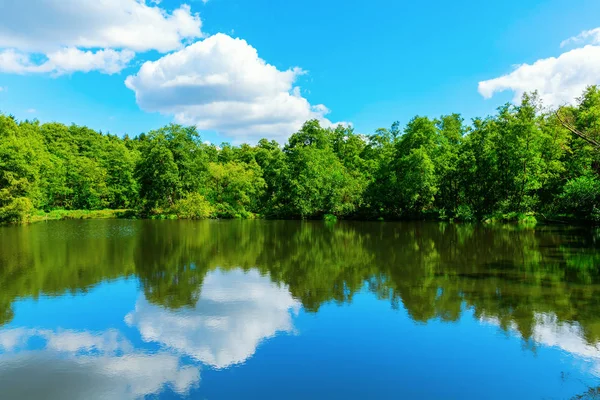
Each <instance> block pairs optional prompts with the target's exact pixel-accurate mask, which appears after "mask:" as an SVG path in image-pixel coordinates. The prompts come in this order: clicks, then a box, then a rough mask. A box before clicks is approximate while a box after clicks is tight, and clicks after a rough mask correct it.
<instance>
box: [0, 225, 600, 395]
mask: <svg viewBox="0 0 600 400" xmlns="http://www.w3.org/2000/svg"><path fill="white" fill-rule="evenodd" d="M599 244H600V231H594V230H591V229H575V228H565V227H545V228H539V229H536V230H517V229H515V228H505V229H491V228H486V227H482V226H468V225H447V224H437V223H338V224H337V225H334V226H327V225H325V224H323V223H322V222H314V223H307V222H305V223H302V222H270V221H229V222H216V221H203V222H188V221H120V220H116V221H63V222H49V223H40V224H34V225H31V226H25V227H4V228H0V398H2V399H3V400H4V399H60V400H64V399H86V400H87V399H129V398H143V397H147V398H160V399H163V398H164V399H172V398H194V399H238V398H243V399H392V398H393V399H411V398H415V399H571V398H574V396H577V395H583V394H585V393H586V391H587V390H588V389H589V388H593V387H597V386H598V385H600V378H599V377H600V273H599V269H600V252H598V250H597V247H598V245H599ZM581 398H587V397H581Z"/></svg>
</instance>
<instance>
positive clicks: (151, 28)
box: [0, 0, 202, 54]
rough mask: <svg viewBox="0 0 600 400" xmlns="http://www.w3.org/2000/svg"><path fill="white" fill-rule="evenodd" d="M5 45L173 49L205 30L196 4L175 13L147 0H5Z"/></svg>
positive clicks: (0, 31)
mask: <svg viewBox="0 0 600 400" xmlns="http://www.w3.org/2000/svg"><path fill="white" fill-rule="evenodd" d="M0 9H1V10H2V13H0V47H4V48H14V49H19V50H21V51H27V52H33V53H45V54H46V53H48V52H52V51H56V50H58V49H60V48H63V47H78V48H85V49H92V48H115V49H129V50H133V51H138V52H141V51H147V50H158V51H160V52H168V51H171V50H174V49H178V48H180V47H181V42H182V40H185V39H194V38H198V37H200V36H201V35H202V33H201V26H202V22H201V20H200V17H199V16H198V15H197V14H193V13H192V11H191V9H190V7H189V6H187V5H182V6H181V7H179V8H178V9H176V10H174V11H173V12H172V13H168V12H167V11H165V10H164V9H161V8H159V7H158V6H156V5H149V4H146V2H144V1H143V0H27V1H14V0H0Z"/></svg>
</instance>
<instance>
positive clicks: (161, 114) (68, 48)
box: [0, 0, 600, 143]
mask: <svg viewBox="0 0 600 400" xmlns="http://www.w3.org/2000/svg"><path fill="white" fill-rule="evenodd" d="M591 84H600V2H598V1H597V0H544V1H542V0H539V1H538V0H503V1H497V2H481V1H476V0H461V1H453V2H448V1H442V0H430V1H428V2H414V1H411V2H408V1H391V0H387V1H384V0H370V1H368V2H366V1H356V0H327V1H323V0H321V1H316V0H303V1H299V2H290V1H274V0H184V1H180V0H162V1H157V0H19V1H16V0H0V112H3V113H7V114H13V115H15V116H16V117H17V118H18V119H21V120H24V119H39V120H40V121H41V122H50V121H58V122H63V123H66V124H71V123H75V124H79V125H87V126H89V127H91V128H93V129H98V130H102V131H103V132H110V133H113V134H118V135H124V134H129V135H131V136H134V135H137V134H139V133H141V132H147V131H149V130H152V129H157V128H159V127H161V126H163V125H165V124H168V123H171V122H175V123H181V124H185V125H195V126H197V127H198V129H199V131H200V132H201V135H202V138H203V140H208V141H211V142H213V143H221V142H224V141H227V142H232V143H241V142H250V143H253V142H256V141H258V139H260V138H262V137H266V138H268V139H275V140H278V141H280V142H284V141H285V140H286V138H287V137H289V135H291V134H292V133H293V132H294V131H295V130H297V129H298V128H299V127H300V126H301V125H302V123H303V122H304V121H306V120H308V119H313V118H316V119H318V120H320V121H321V124H322V125H323V126H336V125H337V124H338V123H342V124H350V125H352V126H353V127H354V129H355V130H356V131H357V132H360V133H365V134H369V133H372V132H373V131H374V130H375V129H377V128H380V127H388V126H390V125H391V124H392V123H393V122H394V121H400V123H401V124H406V122H408V121H409V120H410V118H412V117H414V116H415V115H426V116H430V117H438V116H440V115H444V114H450V113H454V112H457V113H461V114H462V115H463V116H464V118H465V119H466V120H467V121H469V120H470V119H471V118H474V117H478V116H486V115H489V114H491V113H493V112H494V111H495V109H496V108H497V107H498V106H500V105H502V104H504V103H506V102H508V101H515V100H518V99H519V97H520V96H521V95H522V94H523V92H527V91H533V90H537V91H538V92H539V94H540V97H541V99H542V101H543V103H544V105H546V106H550V107H551V106H558V105H562V104H569V103H573V102H575V101H576V98H577V97H578V96H579V95H580V94H581V92H582V91H583V89H584V88H585V87H586V86H587V85H591Z"/></svg>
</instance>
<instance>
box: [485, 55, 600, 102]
mask: <svg viewBox="0 0 600 400" xmlns="http://www.w3.org/2000/svg"><path fill="white" fill-rule="evenodd" d="M595 84H600V46H592V45H587V46H585V47H582V48H577V49H573V50H570V51H568V52H565V53H563V54H561V55H560V56H558V57H550V58H545V59H541V60H538V61H536V62H534V63H533V64H522V65H519V66H518V67H517V68H516V69H515V70H514V71H513V72H511V73H509V74H506V75H503V76H501V77H498V78H495V79H490V80H487V81H483V82H479V93H480V94H481V95H482V96H483V97H485V98H490V97H492V96H493V95H494V94H496V93H499V92H503V91H506V90H509V91H512V92H514V95H515V96H514V101H518V100H519V99H520V97H521V96H522V95H523V93H525V92H532V91H535V90H537V91H538V93H539V95H540V98H541V100H542V101H543V103H544V105H546V106H560V105H563V104H565V103H573V102H574V101H575V100H576V98H578V97H579V96H581V94H582V93H583V91H584V89H585V88H586V86H589V85H595Z"/></svg>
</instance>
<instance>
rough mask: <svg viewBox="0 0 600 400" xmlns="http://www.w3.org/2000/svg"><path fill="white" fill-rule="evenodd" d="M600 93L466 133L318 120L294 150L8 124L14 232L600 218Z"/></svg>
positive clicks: (7, 190)
mask: <svg viewBox="0 0 600 400" xmlns="http://www.w3.org/2000/svg"><path fill="white" fill-rule="evenodd" d="M599 142H600V89H599V88H598V87H596V86H591V87H589V88H587V89H586V90H585V92H584V93H583V95H582V96H581V98H580V99H579V100H578V102H577V104H575V105H574V106H568V107H562V108H561V109H560V111H559V112H557V111H556V110H547V109H543V108H542V106H541V104H540V101H539V100H538V98H537V95H536V94H535V93H533V94H526V95H524V96H523V98H522V101H521V103H520V104H516V105H515V104H506V105H503V106H501V107H499V108H498V110H497V112H496V113H495V114H494V115H491V116H488V117H486V118H475V119H473V120H472V121H471V123H470V124H466V123H465V121H464V120H463V118H462V117H461V116H460V115H459V114H450V115H444V116H441V117H440V118H437V119H431V118H428V117H422V116H417V117H414V118H413V119H412V120H410V121H409V122H408V124H407V125H406V126H405V127H404V129H401V127H400V124H399V123H397V122H396V123H394V124H392V126H391V127H390V128H389V129H383V128H382V129H378V130H377V131H376V132H374V133H373V134H370V135H363V134H359V133H357V132H355V131H354V130H353V128H352V127H347V126H341V125H340V126H338V127H337V128H335V129H329V128H323V127H321V126H320V125H319V122H318V121H316V120H312V121H308V122H306V123H305V124H304V126H303V127H302V128H301V129H300V130H299V131H298V132H296V133H294V134H292V135H291V137H290V138H289V140H288V141H287V143H286V144H285V145H283V146H281V145H280V144H279V143H277V142H276V141H273V140H267V139H262V140H260V141H259V142H258V143H257V144H256V145H249V144H242V145H239V146H233V145H231V144H228V143H224V144H221V145H220V146H217V145H214V144H207V143H203V142H202V140H201V138H200V134H199V132H198V131H197V130H196V128H195V127H185V126H181V125H175V124H170V125H168V126H165V127H163V128H160V129H158V130H154V131H151V132H148V133H142V134H140V135H138V136H136V137H129V136H127V135H126V136H124V137H119V136H116V135H111V134H104V133H102V132H97V131H94V130H92V129H90V128H88V127H85V126H77V125H71V126H66V125H63V124H60V123H45V124H41V123H40V122H39V121H37V120H34V121H29V120H25V121H17V120H16V119H15V117H13V116H10V115H3V114H0V222H26V221H28V220H30V219H31V217H32V216H34V215H36V214H40V213H42V214H43V213H47V212H50V211H52V210H101V209H114V210H129V212H130V213H131V214H133V215H139V216H142V217H159V216H160V217H173V218H175V217H177V218H198V219H200V218H253V217H256V216H261V217H264V218H279V219H295V218H298V219H313V218H323V217H328V218H345V219H386V220H387V219H422V218H436V219H444V220H460V221H474V220H485V219H492V220H493V219H507V218H508V219H515V218H521V219H528V218H529V219H535V218H538V219H539V218H545V219H552V218H563V219H566V218H570V219H578V220H582V221H591V222H598V221H600V148H599V147H597V146H595V143H596V144H597V143H599Z"/></svg>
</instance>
